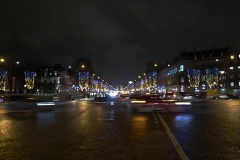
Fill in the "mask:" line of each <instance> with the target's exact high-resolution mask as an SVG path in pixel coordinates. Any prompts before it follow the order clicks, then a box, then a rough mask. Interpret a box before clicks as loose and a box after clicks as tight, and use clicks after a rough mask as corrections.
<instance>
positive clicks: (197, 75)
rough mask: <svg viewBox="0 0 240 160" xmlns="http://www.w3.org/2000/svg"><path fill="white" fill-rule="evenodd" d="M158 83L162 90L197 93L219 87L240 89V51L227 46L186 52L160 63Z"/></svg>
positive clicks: (223, 91)
mask: <svg viewBox="0 0 240 160" xmlns="http://www.w3.org/2000/svg"><path fill="white" fill-rule="evenodd" d="M158 76H159V77H158V80H159V81H158V85H159V88H161V90H162V91H174V92H194V91H204V90H210V89H216V90H218V91H219V92H220V93H230V92H235V93H239V92H240V54H239V53H231V51H230V50H229V48H228V47H226V48H219V49H214V47H213V48H212V49H211V50H204V51H196V50H195V49H194V51H193V52H186V51H183V52H181V53H179V56H178V57H175V58H173V60H172V61H170V62H167V63H165V64H164V65H162V66H161V69H160V71H159V72H158Z"/></svg>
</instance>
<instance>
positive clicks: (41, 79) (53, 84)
mask: <svg viewBox="0 0 240 160" xmlns="http://www.w3.org/2000/svg"><path fill="white" fill-rule="evenodd" d="M34 85H35V86H34V90H36V92H37V93H59V92H72V86H73V83H72V79H71V76H70V75H69V74H68V72H67V70H65V68H64V67H62V66H61V65H60V64H55V65H54V66H44V67H41V68H39V69H37V70H36V75H35V84H34Z"/></svg>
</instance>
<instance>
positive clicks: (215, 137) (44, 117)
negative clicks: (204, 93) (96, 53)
mask: <svg viewBox="0 0 240 160" xmlns="http://www.w3.org/2000/svg"><path fill="white" fill-rule="evenodd" d="M51 107H52V108H51V109H49V110H46V111H31V110H8V109H7V107H6V104H1V105H0V159H4V160H5V159H18V160H19V159H173V160H175V159H176V160H178V159H188V158H189V159H194V160H196V159H199V160H200V159H224V160H225V159H234V160H235V159H240V149H239V146H240V138H239V134H240V126H239V120H240V118H239V113H240V110H239V109H240V101H239V100H210V101H203V102H201V101H200V102H193V103H192V105H191V110H188V112H178V111H176V110H174V111H172V112H162V111H156V112H136V111H134V110H133V109H132V107H131V106H129V105H128V104H127V103H122V104H121V103H119V102H117V103H114V102H109V103H92V102H91V101H76V102H75V103H72V102H68V103H63V104H61V103H56V105H55V106H51ZM168 129H170V130H168ZM174 138H175V139H174ZM176 144H179V146H180V148H179V146H177V145H176ZM181 150H182V151H181ZM184 156H186V157H184Z"/></svg>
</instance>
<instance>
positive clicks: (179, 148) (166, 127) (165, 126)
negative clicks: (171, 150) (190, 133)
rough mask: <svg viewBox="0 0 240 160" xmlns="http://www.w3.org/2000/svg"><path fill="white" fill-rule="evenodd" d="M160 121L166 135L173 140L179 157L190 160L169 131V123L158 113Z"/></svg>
mask: <svg viewBox="0 0 240 160" xmlns="http://www.w3.org/2000/svg"><path fill="white" fill-rule="evenodd" d="M157 115H158V117H159V119H160V120H161V122H162V124H163V126H164V128H165V130H166V133H167V134H168V136H169V138H170V139H171V141H172V143H173V145H174V147H175V149H176V151H177V153H178V155H179V157H180V158H181V159H182V160H189V158H188V157H187V155H186V154H185V152H184V151H183V149H182V147H181V146H180V144H179V143H178V141H177V139H176V138H175V137H174V135H173V134H172V132H171V130H170V129H169V127H168V125H167V123H166V122H165V121H164V119H163V118H162V116H161V115H160V114H159V113H157Z"/></svg>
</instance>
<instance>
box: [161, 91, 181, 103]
mask: <svg viewBox="0 0 240 160" xmlns="http://www.w3.org/2000/svg"><path fill="white" fill-rule="evenodd" d="M163 99H164V100H165V101H166V100H167V101H183V94H182V93H181V92H177V93H175V92H167V93H165V94H164V96H163Z"/></svg>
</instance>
